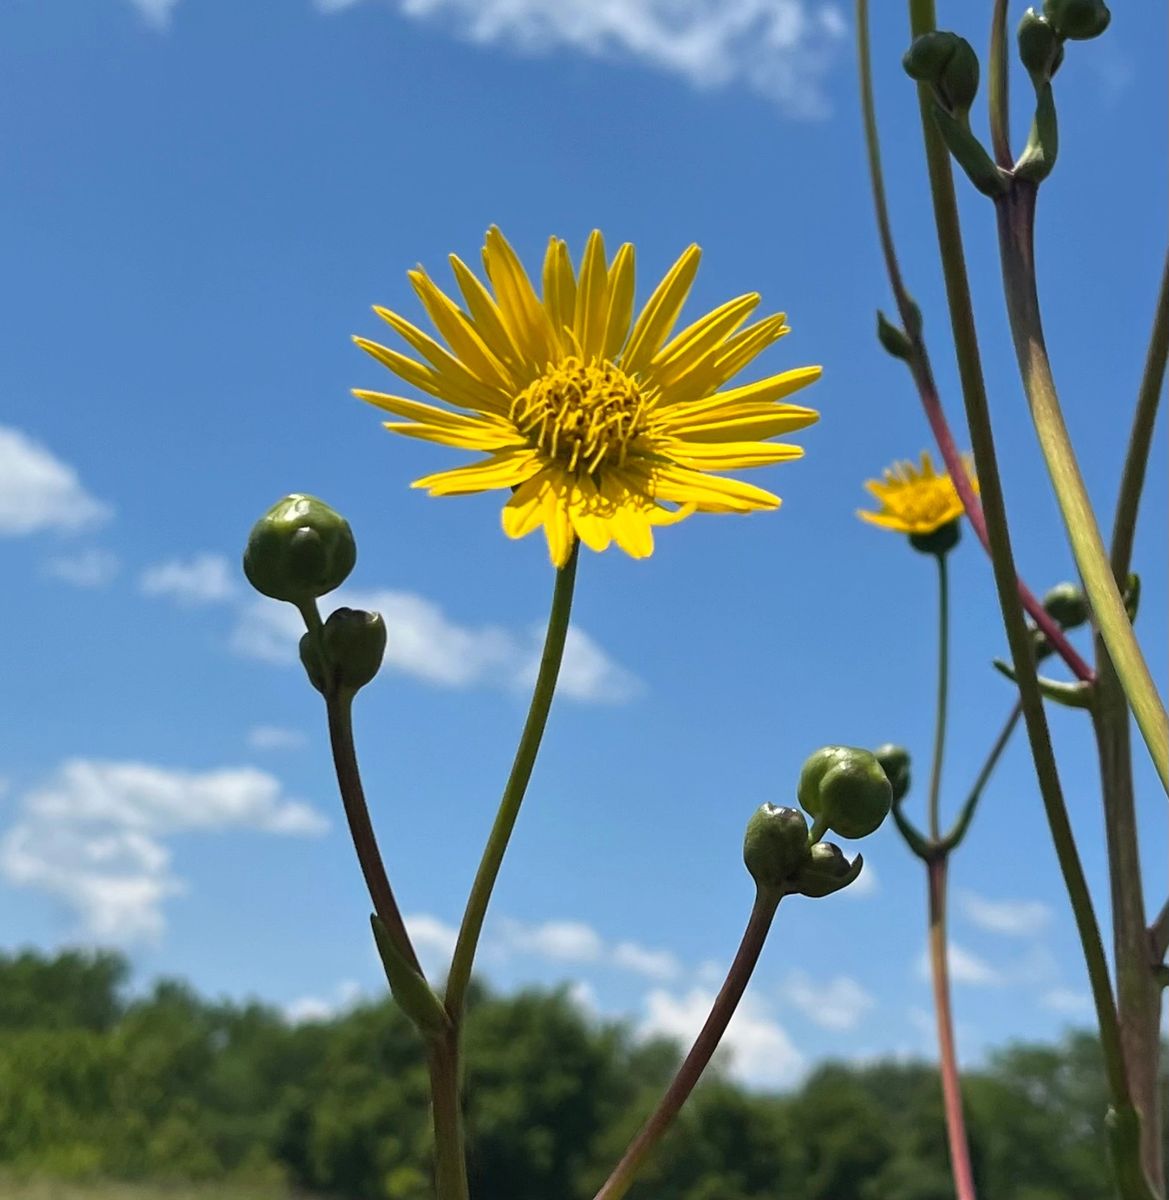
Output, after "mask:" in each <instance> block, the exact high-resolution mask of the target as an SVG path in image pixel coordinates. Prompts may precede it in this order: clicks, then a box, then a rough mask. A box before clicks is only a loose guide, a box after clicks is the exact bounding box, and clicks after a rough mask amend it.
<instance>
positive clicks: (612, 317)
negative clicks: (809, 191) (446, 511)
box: [354, 228, 820, 566]
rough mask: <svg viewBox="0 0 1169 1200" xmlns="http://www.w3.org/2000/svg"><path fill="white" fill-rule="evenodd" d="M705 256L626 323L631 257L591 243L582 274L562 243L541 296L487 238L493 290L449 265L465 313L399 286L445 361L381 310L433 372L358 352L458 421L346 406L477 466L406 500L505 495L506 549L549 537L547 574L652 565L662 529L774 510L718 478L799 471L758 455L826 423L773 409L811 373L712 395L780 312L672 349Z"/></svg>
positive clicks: (687, 332)
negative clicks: (612, 548) (584, 553)
mask: <svg viewBox="0 0 1169 1200" xmlns="http://www.w3.org/2000/svg"><path fill="white" fill-rule="evenodd" d="M699 253H700V252H699V249H698V247H697V246H690V247H689V249H687V250H686V251H685V252H684V253H683V254H682V256H681V258H679V259H678V261H677V262H676V263H675V264H674V265H673V267H671V268H670V270H669V272H668V273H667V274H666V277H665V278H664V279H663V280H662V281H661V283H660V284H659V285H658V286H657V288H656V289H655V290H654V292H653V294H652V295H651V296H650V298H649V300H648V301H647V302H646V304H645V306H644V308H643V309H642V310H641V313H640V314H639V315H638V316H637V318H636V320H634V319H633V286H634V282H633V274H634V271H633V263H634V254H633V247H632V246H630V245H624V246H622V247H621V248H620V249H619V250H618V251H617V253H616V254H615V255H614V256H613V258H612V260H611V261H610V260H608V259H607V258H606V254H605V245H604V242H603V240H602V238H601V235H600V233H599V232H597V231H594V232H593V233H592V234H591V235H590V237H589V239H588V244H587V245H586V247H585V252H584V256H583V259H582V261H581V265H580V269H579V271H577V270H575V269H574V267H573V264H572V261H571V259H570V258H569V254H568V248H567V246H566V245H565V243H564V242H563V241H561V240H560V239H559V238H552V239H551V240H550V241H549V243H548V250H547V253H546V255H545V257H544V269H543V287H542V293H543V294H542V296H537V294H536V291H535V289H534V288H533V287H532V284H531V282H530V281H529V279H528V276H527V274H526V272H525V271H524V268H523V266H522V265H521V264H520V262H519V259H518V258H517V257H516V255H515V252H514V251H513V250H512V248H511V246H510V245H508V243H507V241H506V239H505V238H504V236H503V234H501V233H500V232H499V230H498V229H495V228H492V229H491V230H489V231H488V234H487V242H486V245H485V246H484V248H483V262H484V266H485V268H486V275H487V280H488V283H489V284H490V288H488V287H487V286H485V285H484V284H483V283H481V282H480V280H479V279H478V278H477V277H476V276H475V275H474V273H473V272H472V271H471V270H470V269H469V268H468V267H467V266H466V265H465V264H464V263H463V262H462V261H461V260H460V259H458V258H456V257H455V256H453V255H452V256H451V266H452V267H453V269H454V275H455V281H456V283H457V284H458V288H459V291H460V292H461V294H462V304H461V305H460V304H459V303H456V301H454V300H452V299H451V298H450V297H449V296H447V295H446V294H445V293H443V292H442V291H441V290H440V289H439V288H438V287H437V286H436V285H435V284H434V283H433V281H432V280H431V279H430V278H429V277H428V276H427V275H426V273H425V272H424V271H423V270H422V269H421V268H419V269H417V270H415V271H411V272H410V273H409V278H410V282H411V283H412V284H413V285H414V290H415V291H416V292H417V293H418V297H419V299H420V300H421V301H422V305H423V307H424V308H425V309H426V312H427V315H428V316H429V317H430V319H431V321H432V322H433V323H434V326H435V328H436V329H437V331H438V333H439V334H440V335H441V337H442V338H444V339H445V341H446V343H447V345H446V346H445V347H444V346H442V345H440V344H439V343H438V342H437V341H435V340H434V339H433V338H431V337H429V336H428V335H427V334H425V333H423V332H422V331H421V330H419V329H417V328H415V327H414V326H413V325H412V324H410V322H408V321H406V320H404V319H403V318H402V317H400V316H398V314H397V313H393V312H390V311H388V310H387V309H383V308H375V309H374V311H375V312H376V313H377V314H378V316H379V317H381V318H382V319H383V320H384V321H386V322H387V323H388V324H389V325H390V326H391V327H392V328H393V329H394V330H395V332H397V333H398V334H399V335H400V336H401V337H402V338H403V340H404V341H405V342H406V343H407V344H408V345H409V346H410V347H411V348H412V349H413V350H414V351H416V352H417V354H418V355H420V356H421V359H423V360H425V361H419V360H418V359H414V358H410V357H407V356H406V355H404V354H401V353H399V352H398V351H396V350H392V349H389V348H387V347H385V346H381V345H378V344H377V343H375V342H371V341H369V340H367V339H365V338H355V339H354V340H355V341H356V342H357V344H358V345H359V346H360V347H361V348H362V349H363V350H365V351H367V352H368V353H369V354H371V355H372V356H373V357H374V358H376V359H377V360H378V361H379V362H380V363H382V364H383V365H384V366H386V367H389V369H390V370H391V371H393V372H394V373H395V374H396V375H398V376H400V377H401V378H402V379H404V380H406V381H407V382H408V383H410V384H412V385H413V386H414V387H416V388H418V389H420V390H421V391H423V392H426V393H428V394H429V395H431V396H434V397H436V398H438V399H439V400H442V401H444V402H445V403H446V404H447V405H450V406H452V407H451V408H440V407H437V406H435V405H432V404H426V403H423V402H421V401H418V400H413V399H407V398H405V397H402V396H391V395H385V394H383V393H380V392H370V391H365V390H356V391H355V393H354V394H355V395H356V396H358V397H359V398H360V399H362V400H366V401H368V402H369V403H371V404H374V405H377V406H378V407H379V408H382V409H385V410H386V411H388V412H390V413H393V414H394V416H395V417H398V418H404V419H400V420H396V421H389V422H387V423H386V428H387V429H390V430H393V431H394V432H395V433H401V434H405V435H407V436H409V437H416V438H422V439H424V440H426V441H431V442H439V443H441V444H443V445H446V446H456V447H458V448H460V449H464V450H478V451H482V452H484V453H485V454H486V455H487V457H486V458H482V459H480V460H479V461H477V462H473V463H471V464H469V465H467V466H462V467H456V468H454V469H453V470H448V471H440V472H438V473H437V474H434V475H427V476H426V477H425V478H423V479H419V480H416V481H415V483H414V485H413V486H414V487H420V488H426V489H427V490H428V491H429V493H430V494H431V495H432V496H456V495H468V494H471V493H476V492H484V491H489V490H492V489H495V488H507V489H511V492H512V494H511V496H510V498H509V499H508V501H507V503H506V504H505V505H504V508H503V529H504V532H505V533H506V534H507V535H508V536H509V537H513V538H520V537H524V536H525V535H526V534H528V533H531V532H532V531H533V530H535V529H537V528H539V527H540V526H543V528H544V533H545V536H546V538H547V540H548V549H549V552H550V554H551V556H552V561H553V563H554V564H555V565H556V566H563V565H564V563H566V562H567V561H568V558H569V555H570V554H571V552H572V549H573V546H574V545H575V543H576V540H577V539H578V538H579V539H580V540H581V541H582V542H584V544H585V545H586V546H588V547H590V548H591V549H593V550H598V551H599V550H604V549H605V548H606V547H608V546H609V544H610V543H611V542H616V543H617V545H618V546H620V547H621V548H622V549H623V550H625V551H626V553H628V554H630V555H632V556H633V557H634V558H644V557H646V556H648V555H649V554H651V553H652V552H653V526H655V525H669V524H673V523H674V522H676V521H680V520H682V519H683V518H685V517H688V516H690V515H691V514H692V513H694V512H719V513H725V512H734V513H746V512H752V511H754V510H756V509H773V508H778V507H779V503H780V502H779V498H778V497H777V496H773V495H772V494H771V493H770V492H767V491H764V490H763V489H762V488H758V487H754V486H753V485H751V484H748V483H742V482H740V481H739V480H737V479H728V478H725V477H723V476H721V475H713V474H711V473H710V472H712V471H727V470H733V469H736V468H739V467H760V466H766V465H768V464H770V463H777V462H784V461H786V460H788V459H793V458H799V457H800V456H801V455H802V454H803V451H802V450H801V449H800V448H799V447H798V446H789V445H783V444H781V443H776V442H771V441H769V440H767V439H769V438H773V437H776V436H777V435H779V434H784V433H790V432H791V431H793V430H796V429H802V428H803V427H804V426H806V425H810V424H812V423H813V422H814V421H816V420H817V419H818V414H817V413H816V412H814V411H813V410H812V409H809V408H801V407H799V406H797V405H794V404H785V403H781V402H782V401H783V400H784V399H785V398H786V397H787V396H790V395H791V394H792V393H793V392H796V391H798V390H799V389H800V388H802V387H804V386H805V385H807V384H809V383H812V382H813V381H814V380H816V379H817V378H819V375H820V368H819V367H799V368H797V369H795V370H792V371H785V372H783V373H782V374H779V375H772V376H770V377H768V378H766V379H761V380H759V381H757V382H755V383H749V384H745V385H742V386H740V387H736V388H730V389H727V390H722V391H720V390H719V389H721V388H723V387H724V385H725V384H726V383H727V382H728V380H730V379H731V377H732V376H733V375H735V374H737V373H738V372H739V371H740V370H742V368H743V367H745V366H746V365H747V364H748V363H749V362H750V361H751V360H752V359H754V358H755V357H756V355H758V354H759V353H760V352H761V351H763V350H764V349H766V348H767V347H768V346H770V345H771V344H772V343H773V342H775V341H777V340H778V339H779V338H781V337H782V336H783V335H784V334H786V333H787V332H788V326H787V324H786V320H785V317H784V315H783V314H782V313H780V314H777V315H775V316H770V317H765V318H764V319H763V320H761V321H756V322H755V323H754V324H751V325H746V326H744V322H745V321H746V320H747V318H748V316H749V315H750V314H751V312H752V311H753V310H754V308H755V307H756V305H758V303H759V296H758V295H757V294H754V293H752V294H750V295H746V296H740V297H738V298H737V299H734V300H730V301H728V302H727V303H726V304H723V305H721V306H720V307H719V308H716V309H715V310H714V311H713V312H711V313H709V314H708V315H707V316H705V317H703V318H702V319H701V320H699V321H696V322H694V324H692V325H689V326H687V327H686V328H685V329H683V330H682V331H681V332H680V333H677V334H674V336H673V337H671V336H670V335H671V332H672V331H673V328H674V324H675V322H676V321H677V319H678V315H679V313H680V312H681V310H682V305H683V303H684V302H685V299H686V296H687V293H688V292H689V290H690V286H691V284H692V283H693V280H694V275H695V272H696V271H697V269H698V258H699ZM448 347H449V349H448ZM452 409H457V410H461V411H452Z"/></svg>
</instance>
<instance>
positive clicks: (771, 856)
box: [743, 804, 809, 887]
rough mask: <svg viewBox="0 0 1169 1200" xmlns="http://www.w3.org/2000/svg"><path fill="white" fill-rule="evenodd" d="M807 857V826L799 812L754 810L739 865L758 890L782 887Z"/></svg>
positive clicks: (762, 807)
mask: <svg viewBox="0 0 1169 1200" xmlns="http://www.w3.org/2000/svg"><path fill="white" fill-rule="evenodd" d="M808 855H809V851H808V822H807V821H806V820H804V814H803V813H802V812H800V811H799V810H798V809H794V808H781V807H779V806H778V805H775V804H763V805H760V807H759V808H757V809H756V810H755V813H754V815H753V816H752V817H751V819H750V820H749V821H748V822H747V832H746V835H745V836H744V838H743V862H745V863H746V864H747V870H748V871H750V872H751V878H752V879H754V880H755V882H756V884H757V885H758V886H759V887H783V886H784V885H785V884H786V883H787V882H788V881H789V880H790V879H791V877H792V876H793V875H794V874H795V873H796V872H797V871H798V870H799V868H800V867H802V866H803V865H804V864H805V863H806V862H807V861H808Z"/></svg>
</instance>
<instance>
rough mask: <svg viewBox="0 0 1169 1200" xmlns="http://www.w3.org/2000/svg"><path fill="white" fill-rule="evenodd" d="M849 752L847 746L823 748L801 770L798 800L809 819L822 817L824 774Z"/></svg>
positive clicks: (808, 759)
mask: <svg viewBox="0 0 1169 1200" xmlns="http://www.w3.org/2000/svg"><path fill="white" fill-rule="evenodd" d="M848 752H849V750H848V747H847V746H821V747H820V749H819V750H817V751H816V752H815V753H814V754H810V755H809V756H808V758H807V759H806V760H805V762H804V765H803V767H802V768H801V770H800V782H799V783H798V784H797V785H796V799H797V800H799V802H800V807H801V808H802V809H803V810H804V812H806V813H807V814H808V816H809V817H812V818H815V817H818V816H819V815H820V780H821V779H823V778H824V772H825V771H827V770H829V769H830V768H831V767H834V766H835V765H836V764H837V762H838V761H839V760H840V758H841V757H842V756H846V755H847V754H848Z"/></svg>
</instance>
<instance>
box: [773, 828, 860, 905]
mask: <svg viewBox="0 0 1169 1200" xmlns="http://www.w3.org/2000/svg"><path fill="white" fill-rule="evenodd" d="M864 865H865V860H864V858H862V856H861V855H859V854H858V855H857V856H856V858H854V859H853V860H852V862H851V863H850V862H849V861H848V859H847V858H845V857H844V851H843V850H841V848H840V847H839V846H837V845H835V844H834V843H833V842H817V843H816V845H814V846H813V847H812V849H811V851H810V852H809V855H808V862H807V863H806V864H805V866H804V867H803V869H802V870H801V871H800V872H799V873H798V874H797V875H796V876H795V878H794V879H793V880H792V881H791V885H790V886H791V890H792V891H793V892H795V893H797V894H798V895H800V896H810V897H811V898H812V899H814V900H818V899H819V898H820V897H821V896H831V895H832V893H833V892H839V891H841V890H842V889H843V888H846V887H848V885H849V884H850V883H852V881H853V880H854V879H856V877H857V876H858V875H859V874H860V873H861V868H862V867H863V866H864Z"/></svg>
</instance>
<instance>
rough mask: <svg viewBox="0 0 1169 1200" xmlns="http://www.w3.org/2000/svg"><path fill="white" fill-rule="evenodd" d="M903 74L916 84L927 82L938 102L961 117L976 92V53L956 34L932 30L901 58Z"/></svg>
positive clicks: (916, 41)
mask: <svg viewBox="0 0 1169 1200" xmlns="http://www.w3.org/2000/svg"><path fill="white" fill-rule="evenodd" d="M901 65H902V66H903V67H904V68H905V73H906V74H907V75H908V76H909V77H910V79H916V80H917V81H918V83H928V84H929V85H930V86H931V87H932V88H933V91H934V95H935V97H936V98H937V101H938V103H939V104H940V105H941V106H942V107H943V108H944V109H945V110H946V111H947V112H950V113H954V114H955V115H958V116H962V115H965V114H966V113H968V112H969V111H970V106H971V105H972V104H973V103H974V97H975V96H976V95H977V94H978V55H977V54H975V53H974V47H973V46H971V45H970V43H969V42H968V41H967V40H966V39H965V38H962V37H959V36H958V35H957V34H956V33H947V32H944V31H942V30H935V31H934V32H932V33H925V34H922V36H921V37H919V38H916V39H915V40H914V43H913V45H912V46H910V47H909V49H908V50H907V51H906V52H905V56H904V57H903V58H902V60H901Z"/></svg>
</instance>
